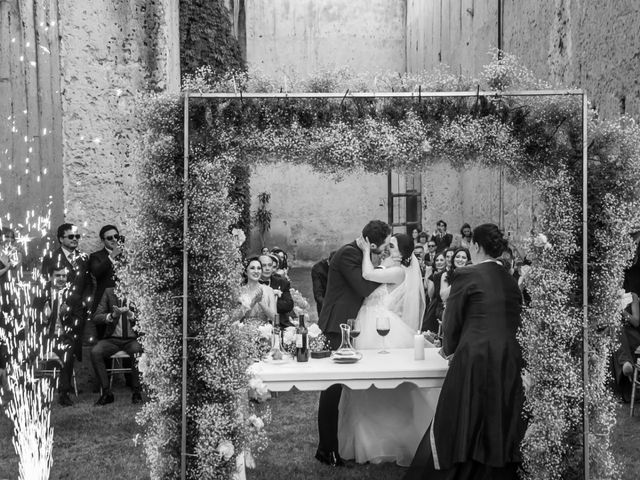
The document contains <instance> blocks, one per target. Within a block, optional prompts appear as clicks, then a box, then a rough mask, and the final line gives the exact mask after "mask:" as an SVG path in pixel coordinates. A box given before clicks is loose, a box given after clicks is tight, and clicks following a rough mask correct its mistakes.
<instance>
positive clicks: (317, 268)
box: [311, 252, 334, 316]
mask: <svg viewBox="0 0 640 480" xmlns="http://www.w3.org/2000/svg"><path fill="white" fill-rule="evenodd" d="M333 253H334V252H331V253H330V254H329V257H327V258H323V259H322V260H320V261H319V262H318V263H316V264H314V265H313V267H311V283H312V284H313V298H314V300H315V301H316V309H317V310H318V316H319V315H320V311H321V310H322V304H323V302H324V294H325V293H326V291H327V278H329V262H330V261H331V257H333Z"/></svg>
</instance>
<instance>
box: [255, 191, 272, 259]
mask: <svg viewBox="0 0 640 480" xmlns="http://www.w3.org/2000/svg"><path fill="white" fill-rule="evenodd" d="M270 200H271V194H270V193H268V192H262V193H259V194H258V208H257V209H256V212H255V214H254V216H253V218H254V221H255V222H256V224H257V226H258V232H260V248H262V247H264V236H265V235H266V234H267V232H269V230H270V229H271V210H269V201H270Z"/></svg>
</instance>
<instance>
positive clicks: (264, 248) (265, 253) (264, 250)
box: [260, 247, 269, 255]
mask: <svg viewBox="0 0 640 480" xmlns="http://www.w3.org/2000/svg"><path fill="white" fill-rule="evenodd" d="M268 254H269V247H262V250H260V255H268Z"/></svg>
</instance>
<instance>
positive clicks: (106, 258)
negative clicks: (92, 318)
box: [89, 225, 123, 342]
mask: <svg viewBox="0 0 640 480" xmlns="http://www.w3.org/2000/svg"><path fill="white" fill-rule="evenodd" d="M99 235H100V240H102V243H103V245H104V248H102V249H100V250H98V251H97V252H93V253H92V254H91V255H90V256H89V270H90V271H91V274H92V275H93V278H95V281H96V292H95V295H94V297H93V305H92V307H91V312H92V313H95V312H96V310H97V308H98V305H99V304H100V299H101V298H102V295H103V294H104V291H105V290H106V289H107V288H114V287H115V286H116V275H115V272H114V269H113V265H114V262H116V261H117V259H118V257H120V255H122V240H123V239H122V238H121V237H120V232H119V231H118V227H116V226H114V225H105V226H103V227H102V228H101V229H100V232H99ZM92 329H94V330H95V329H97V330H96V331H95V332H93V333H94V338H93V339H92V340H93V342H96V341H98V340H100V339H102V337H103V336H104V330H105V326H104V325H98V326H94V325H93V324H92Z"/></svg>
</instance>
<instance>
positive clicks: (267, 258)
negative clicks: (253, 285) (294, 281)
mask: <svg viewBox="0 0 640 480" xmlns="http://www.w3.org/2000/svg"><path fill="white" fill-rule="evenodd" d="M259 259H260V264H261V265H262V277H261V278H260V283H262V284H264V285H268V286H270V287H271V288H272V289H273V291H274V292H275V293H276V297H277V301H276V310H277V311H278V318H279V321H280V326H281V327H282V328H286V327H291V326H293V323H292V322H291V316H290V314H291V312H292V311H293V298H292V297H291V283H290V282H289V280H287V279H286V278H284V277H282V276H280V275H276V274H275V273H274V272H275V270H276V268H277V267H278V258H277V257H276V256H275V255H260V257H259Z"/></svg>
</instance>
